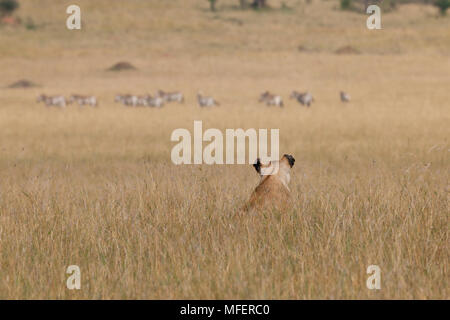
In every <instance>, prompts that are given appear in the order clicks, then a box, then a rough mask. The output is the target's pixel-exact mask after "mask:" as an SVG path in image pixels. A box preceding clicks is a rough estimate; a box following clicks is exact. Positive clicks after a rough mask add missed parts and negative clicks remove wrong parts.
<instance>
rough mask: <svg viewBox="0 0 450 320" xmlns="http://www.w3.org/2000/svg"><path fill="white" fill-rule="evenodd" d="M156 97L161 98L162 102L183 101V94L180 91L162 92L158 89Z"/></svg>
mask: <svg viewBox="0 0 450 320" xmlns="http://www.w3.org/2000/svg"><path fill="white" fill-rule="evenodd" d="M158 97H160V98H162V99H163V100H164V102H178V103H183V102H184V96H183V94H182V93H181V92H178V91H177V92H164V91H162V90H158Z"/></svg>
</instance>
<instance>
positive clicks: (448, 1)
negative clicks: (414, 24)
mask: <svg viewBox="0 0 450 320" xmlns="http://www.w3.org/2000/svg"><path fill="white" fill-rule="evenodd" d="M434 5H435V6H436V7H438V8H439V11H440V12H441V15H443V16H445V15H446V13H447V9H448V8H450V0H436V1H435V2H434Z"/></svg>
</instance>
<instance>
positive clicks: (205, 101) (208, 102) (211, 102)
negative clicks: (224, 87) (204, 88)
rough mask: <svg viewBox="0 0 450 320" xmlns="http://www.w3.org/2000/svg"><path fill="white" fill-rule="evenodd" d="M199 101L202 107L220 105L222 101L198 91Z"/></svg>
mask: <svg viewBox="0 0 450 320" xmlns="http://www.w3.org/2000/svg"><path fill="white" fill-rule="evenodd" d="M197 101H198V105H199V106H200V107H214V106H220V103H219V102H217V101H216V100H215V99H214V98H212V97H204V96H202V95H201V94H200V93H197Z"/></svg>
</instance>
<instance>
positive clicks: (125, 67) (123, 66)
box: [107, 61, 136, 71]
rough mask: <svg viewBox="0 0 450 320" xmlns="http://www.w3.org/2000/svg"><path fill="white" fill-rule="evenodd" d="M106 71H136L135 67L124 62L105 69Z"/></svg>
mask: <svg viewBox="0 0 450 320" xmlns="http://www.w3.org/2000/svg"><path fill="white" fill-rule="evenodd" d="M107 70H108V71H124V70H136V67H135V66H133V65H132V64H131V63H129V62H126V61H121V62H118V63H116V64H115V65H113V66H112V67H110V68H108V69H107Z"/></svg>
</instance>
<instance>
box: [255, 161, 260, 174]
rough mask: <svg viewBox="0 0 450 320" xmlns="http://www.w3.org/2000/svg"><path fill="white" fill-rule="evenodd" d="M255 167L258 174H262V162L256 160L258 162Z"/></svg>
mask: <svg viewBox="0 0 450 320" xmlns="http://www.w3.org/2000/svg"><path fill="white" fill-rule="evenodd" d="M253 167H254V168H255V170H256V172H258V173H259V174H261V161H260V160H259V158H258V159H256V162H255V163H254V164H253Z"/></svg>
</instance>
